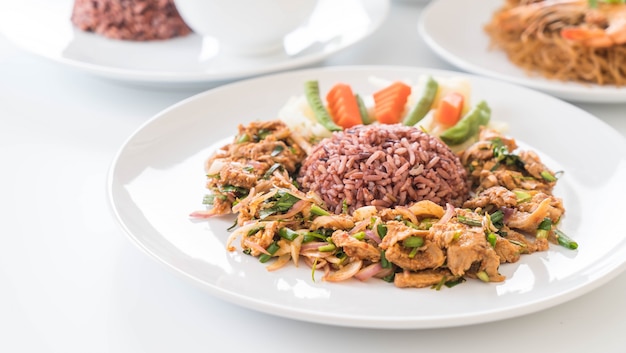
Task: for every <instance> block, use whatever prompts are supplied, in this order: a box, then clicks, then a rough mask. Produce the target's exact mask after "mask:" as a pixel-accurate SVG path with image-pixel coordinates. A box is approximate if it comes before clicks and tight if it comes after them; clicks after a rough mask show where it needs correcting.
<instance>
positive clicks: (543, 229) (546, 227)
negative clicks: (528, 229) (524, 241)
mask: <svg viewBox="0 0 626 353" xmlns="http://www.w3.org/2000/svg"><path fill="white" fill-rule="evenodd" d="M551 229H552V220H550V218H544V219H543V221H541V223H539V226H537V235H536V237H537V239H546V238H548V234H549V233H550V230H551Z"/></svg>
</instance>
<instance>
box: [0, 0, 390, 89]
mask: <svg viewBox="0 0 626 353" xmlns="http://www.w3.org/2000/svg"><path fill="white" fill-rule="evenodd" d="M73 3H74V2H73V1H72V0H54V1H49V0H20V1H4V2H2V4H1V5H0V34H2V35H4V36H5V37H6V38H8V39H9V40H11V41H13V42H14V43H16V44H17V45H18V46H20V47H22V48H24V49H25V50H28V51H30V52H32V53H34V54H37V55H40V56H43V57H46V58H49V59H52V60H55V61H57V62H60V63H62V64H66V65H69V66H71V67H74V68H77V69H80V70H84V71H86V72H89V73H92V74H95V75H99V76H102V77H106V78H111V79H116V80H123V81H130V82H136V83H149V84H178V85H180V84H193V83H201V84H202V83H223V82H227V81H232V80H235V79H241V78H245V77H251V76H258V75H262V74H267V73H271V72H277V71H283V70H288V69H293V68H298V67H303V66H307V65H312V64H315V63H317V62H320V61H322V60H324V59H325V58H327V57H328V56H330V55H332V54H334V53H336V52H338V51H340V50H342V49H345V48H347V47H349V46H351V45H353V44H355V43H357V42H359V41H361V40H363V39H364V38H366V37H368V36H369V35H370V34H372V33H374V31H376V30H377V29H378V28H379V26H380V25H381V24H382V23H383V21H384V20H385V19H386V17H387V14H388V11H389V5H390V1H389V0H342V1H333V0H320V2H319V4H318V6H317V8H316V10H315V12H314V14H313V15H312V17H311V19H310V21H309V22H308V23H307V24H306V25H303V26H301V27H300V28H298V29H296V30H295V31H293V32H291V33H290V34H289V35H287V37H286V38H285V40H284V52H282V53H277V54H271V55H268V56H263V57H254V58H252V57H249V58H246V57H233V56H228V55H227V54H224V53H221V52H220V49H219V43H218V42H217V41H216V40H215V39H214V38H211V37H204V38H203V37H201V36H199V35H196V34H191V35H189V36H186V37H181V38H173V39H169V40H165V41H151V42H133V41H121V40H112V39H107V38H105V37H103V36H100V35H97V34H93V33H86V32H84V31H81V30H79V29H77V28H75V27H74V26H73V25H72V23H71V21H70V16H71V13H72V6H73Z"/></svg>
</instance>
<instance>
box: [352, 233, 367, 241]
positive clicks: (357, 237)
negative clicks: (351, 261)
mask: <svg viewBox="0 0 626 353" xmlns="http://www.w3.org/2000/svg"><path fill="white" fill-rule="evenodd" d="M353 237H355V238H356V239H358V240H363V239H365V232H358V233H355V234H354V235H353Z"/></svg>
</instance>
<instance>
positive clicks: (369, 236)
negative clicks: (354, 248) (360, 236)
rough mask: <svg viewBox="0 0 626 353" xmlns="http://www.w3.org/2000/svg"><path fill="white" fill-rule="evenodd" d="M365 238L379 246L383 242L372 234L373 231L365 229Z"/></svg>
mask: <svg viewBox="0 0 626 353" xmlns="http://www.w3.org/2000/svg"><path fill="white" fill-rule="evenodd" d="M365 238H367V239H369V240H371V241H373V242H374V243H376V244H380V243H381V242H382V241H383V240H382V239H380V237H379V236H378V234H376V233H374V231H373V230H371V229H366V230H365Z"/></svg>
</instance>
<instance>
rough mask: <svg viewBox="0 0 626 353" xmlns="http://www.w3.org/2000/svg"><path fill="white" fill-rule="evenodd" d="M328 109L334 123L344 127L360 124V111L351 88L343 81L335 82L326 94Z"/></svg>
mask: <svg viewBox="0 0 626 353" xmlns="http://www.w3.org/2000/svg"><path fill="white" fill-rule="evenodd" d="M326 102H327V103H328V111H329V113H330V115H331V116H332V117H333V120H334V121H335V124H337V125H339V126H341V127H343V128H344V129H345V128H349V127H352V126H354V125H358V124H361V112H360V110H359V105H358V103H357V100H356V97H355V96H354V94H353V93H352V88H351V87H350V86H349V85H347V84H345V83H337V84H335V85H334V86H333V87H332V88H331V89H330V91H328V94H327V95H326Z"/></svg>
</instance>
